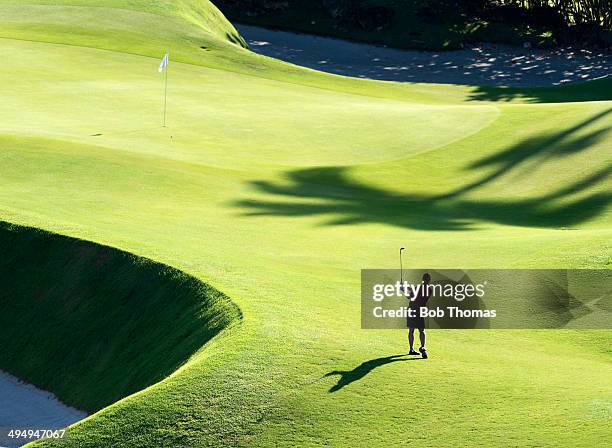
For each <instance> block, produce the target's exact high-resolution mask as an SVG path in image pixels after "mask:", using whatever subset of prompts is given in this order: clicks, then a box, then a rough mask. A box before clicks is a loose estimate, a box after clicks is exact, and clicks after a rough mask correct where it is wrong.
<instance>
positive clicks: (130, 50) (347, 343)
mask: <svg viewBox="0 0 612 448" xmlns="http://www.w3.org/2000/svg"><path fill="white" fill-rule="evenodd" d="M65 3H66V4H68V3H69V2H65ZM82 3H83V2H82ZM106 4H107V5H111V6H117V5H122V3H120V2H115V4H114V5H112V4H111V3H106ZM128 4H129V5H134V4H135V3H133V2H129V3H128V2H126V3H125V5H128ZM142 4H143V5H144V3H142ZM159 4H160V5H161V4H162V3H159ZM194 4H195V3H194ZM199 4H200V5H206V4H205V3H203V2H202V3H199ZM183 5H187V2H184V3H183ZM185 7H187V6H185ZM143 8H144V7H143ZM187 11H188V10H187ZM156 12H157V13H159V11H156ZM183 12H184V10H183ZM143 14H144V15H145V16H146V17H147V20H144V17H143ZM87 17H90V18H91V20H87V21H84V20H83V19H84V18H87ZM181 17H182V16H180V15H174V16H173V18H172V20H170V19H168V18H167V17H166V16H161V15H158V14H148V13H146V11H145V10H144V9H141V10H133V9H132V10H129V9H116V8H87V7H55V6H49V5H47V6H25V5H23V4H19V5H16V4H15V3H14V2H12V3H11V2H9V3H6V2H0V25H1V26H0V35H1V36H2V37H4V38H2V39H0V49H1V52H2V55H3V60H4V61H7V64H8V61H10V65H6V67H10V69H7V70H3V71H1V72H0V85H3V86H7V87H8V86H10V88H5V89H3V94H2V103H1V105H0V149H1V150H0V180H1V181H2V188H1V189H0V218H1V219H2V220H4V221H8V222H12V223H16V224H21V225H28V226H34V227H40V228H43V229H45V230H49V231H53V232H57V233H60V234H65V235H69V236H72V237H77V238H82V239H85V240H91V241H95V242H96V243H100V244H105V245H109V246H112V247H115V248H118V249H122V250H125V251H128V252H131V253H134V254H136V255H138V256H144V257H147V258H150V259H152V260H155V261H157V262H161V263H165V264H167V265H170V266H172V267H174V268H177V269H180V270H182V271H184V272H186V273H187V274H190V275H192V276H195V277H196V278H198V279H199V280H202V281H204V282H206V283H208V284H210V285H212V286H213V287H214V288H216V289H217V290H219V291H223V293H225V294H227V295H228V296H229V297H230V298H231V299H232V300H233V302H234V303H235V304H236V305H237V306H238V307H239V308H240V310H241V312H242V314H243V319H242V321H241V323H240V325H236V326H233V327H232V328H231V329H229V330H226V331H223V332H221V334H220V335H219V336H217V337H216V338H215V339H213V340H212V341H211V342H209V343H208V344H207V345H206V346H205V347H204V348H203V349H201V350H199V351H197V353H195V354H194V355H193V356H192V357H191V358H190V359H189V361H188V362H187V363H186V364H185V365H184V366H183V367H182V368H181V369H180V370H179V371H177V372H176V373H175V374H174V375H172V376H170V377H169V378H167V379H165V380H164V381H161V382H159V383H157V384H155V385H153V386H151V387H149V388H147V389H144V390H143V391H141V392H139V393H136V394H135V395H132V396H130V397H128V398H126V399H123V400H121V401H119V402H117V403H115V404H113V405H111V406H109V407H106V408H104V409H102V410H101V411H100V412H98V413H96V414H94V415H93V416H91V417H89V418H88V419H87V420H85V421H83V422H81V423H79V424H77V425H75V426H74V427H73V430H72V432H71V436H70V439H69V440H68V441H67V443H66V444H65V445H67V446H130V447H132V446H160V447H161V446H164V447H168V446H190V447H191V446H236V445H251V446H291V445H297V446H323V445H332V446H389V445H398V444H400V445H401V444H414V445H418V446H421V445H427V446H436V447H440V446H458V445H476V444H484V445H487V446H508V445H532V446H562V445H570V444H571V445H575V446H593V444H595V443H598V442H599V441H600V440H605V439H606V438H607V437H608V436H609V424H608V423H609V407H610V402H611V401H610V400H612V388H611V386H610V382H609V378H610V375H611V374H612V365H611V363H610V352H609V346H610V332H609V331H570V330H564V331H550V330H549V331H473V332H462V331H431V332H430V335H429V338H430V339H429V346H430V347H429V348H430V352H431V355H432V357H431V359H429V360H428V361H426V362H423V361H414V362H412V361H411V362H403V361H395V362H388V361H389V360H388V359H385V358H387V357H388V356H391V355H396V354H399V353H405V352H406V351H407V347H406V335H405V334H403V333H399V332H394V331H365V330H361V329H360V328H359V322H360V319H359V317H360V316H359V270H360V269H361V268H368V267H370V268H372V267H374V268H377V267H380V268H384V267H389V268H393V267H396V266H395V263H396V257H397V248H398V247H399V246H405V247H407V254H406V255H407V259H406V264H407V265H409V266H411V267H448V268H457V267H460V268H464V267H465V268H469V267H499V268H502V267H508V268H510V267H597V268H609V267H610V264H611V263H612V260H611V258H610V249H611V247H610V241H611V240H612V226H611V225H610V218H611V208H610V188H611V185H610V179H609V175H608V171H609V169H610V163H611V161H610V148H611V140H610V134H609V129H610V126H611V124H612V112H610V110H611V108H612V101H610V99H611V98H610V82H609V81H602V82H600V83H599V84H585V85H581V86H579V87H574V88H571V89H570V88H567V89H559V90H555V89H553V90H540V89H537V90H516V91H513V95H511V96H509V97H508V98H504V99H507V100H508V101H503V102H496V101H493V100H495V99H496V98H495V97H479V98H474V95H479V94H480V93H481V92H480V91H479V90H478V89H474V88H469V87H460V86H436V85H415V84H394V83H377V82H371V81H362V80H349V79H345V78H342V77H338V76H332V75H326V74H320V73H317V72H314V71H310V70H302V69H299V68H297V67H294V66H290V65H286V64H283V63H280V62H277V61H272V60H270V59H267V58H263V57H260V56H256V55H253V54H251V53H249V52H248V51H246V50H244V49H242V48H241V47H239V46H238V45H235V44H232V43H228V41H227V40H224V38H223V36H224V33H221V34H220V35H219V34H214V33H208V32H206V31H205V30H202V29H201V28H198V27H197V26H195V25H193V22H181V20H184V19H182V18H181ZM94 18H95V20H94ZM74 21H81V22H82V25H83V28H82V29H83V30H84V31H83V32H82V33H81V32H74V33H73V32H72V26H71V25H65V26H64V25H63V24H64V23H66V24H70V23H74ZM128 24H129V26H128ZM154 25H155V26H154ZM218 26H220V27H221V28H223V26H225V27H228V28H227V29H230V28H229V25H223V24H221V23H219V24H218ZM219 36H220V37H219ZM23 39H26V40H23ZM201 46H205V47H207V50H210V51H207V50H203V49H201V48H200V47H201ZM166 47H170V49H171V55H172V57H173V59H172V61H171V66H170V72H169V91H168V127H167V128H162V127H161V111H162V105H163V75H160V74H158V73H157V66H158V64H159V60H160V59H161V56H162V55H163V52H164V51H165V48H166ZM177 61H180V62H177ZM474 99H478V101H473V100H474ZM585 99H598V100H601V101H590V102H586V101H584V100H585ZM560 101H566V102H565V103H563V104H554V103H555V102H560ZM572 101H582V102H572ZM535 102H539V103H540V104H529V103H535ZM24 262H25V261H24ZM114 311H115V310H114V309H113V307H112V306H109V307H108V313H109V315H108V316H110V315H111V313H113V312H114ZM100 314H102V313H100ZM108 316H106V317H107V318H108ZM101 317H104V316H101ZM31 331H32V332H33V333H36V332H37V331H38V330H37V327H36V326H32V327H31ZM153 337H154V336H153V335H152V338H153ZM126 344H129V341H126ZM40 361H41V364H40V368H43V366H45V368H47V369H49V368H50V366H49V364H48V362H51V361H50V360H49V359H46V358H45V359H41V360H40ZM368 361H370V362H369V363H368ZM53 362H54V363H56V364H55V366H56V368H57V369H62V368H64V366H62V362H63V359H62V358H61V357H58V358H55V359H54V360H53ZM364 362H365V363H366V364H365V365H362V364H363V363H364ZM126 366H127V365H126ZM359 366H361V367H359ZM0 367H7V366H4V365H0ZM120 367H124V366H120ZM364 372H365V373H364ZM126 375H129V373H127V372H126ZM341 378H344V379H343V380H342V381H341V383H340V384H341V385H342V386H343V387H340V388H339V386H337V387H336V388H335V389H334V386H336V385H337V384H338V381H339V380H340V379H341ZM26 379H31V380H35V379H36V378H26ZM150 379H152V378H150ZM73 380H74V379H73ZM74 381H77V382H78V379H77V380H74ZM55 384H57V383H55ZM84 385H86V382H83V384H80V385H79V387H80V386H84ZM69 387H70V385H61V386H60V385H59V384H57V386H54V387H53V388H54V389H56V391H57V392H58V393H59V395H60V397H61V398H66V399H69V400H73V401H76V400H78V396H71V395H70V392H68V390H69ZM331 389H334V391H333V392H330V390H331ZM63 390H65V391H66V392H65V393H64V392H61V391H63ZM100 393H101V394H104V392H103V391H102V392H100ZM111 398H112V397H111ZM108 399H109V397H107V396H104V397H101V398H100V399H99V401H98V403H105V402H107V400H108ZM82 403H83V406H86V402H85V401H83V402H82ZM47 445H49V446H53V443H51V442H48V443H47Z"/></svg>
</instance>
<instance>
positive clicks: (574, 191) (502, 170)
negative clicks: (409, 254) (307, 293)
mask: <svg viewBox="0 0 612 448" xmlns="http://www.w3.org/2000/svg"><path fill="white" fill-rule="evenodd" d="M610 113H612V108H609V109H606V110H604V111H602V112H599V113H597V114H595V115H593V116H591V117H588V118H586V119H584V120H583V121H581V122H579V123H577V124H575V125H573V126H571V127H569V128H567V129H563V130H561V131H554V132H547V133H543V134H540V135H537V136H533V137H529V138H527V139H524V140H522V141H520V142H518V143H516V144H513V145H511V146H510V147H508V148H505V149H502V150H501V151H499V152H497V153H495V154H493V155H487V156H485V157H482V158H480V159H478V160H475V161H469V162H467V164H466V166H464V167H463V171H465V172H466V174H469V173H476V174H477V175H478V176H479V177H478V178H476V180H467V181H466V182H465V183H464V184H463V185H458V186H456V187H454V188H451V189H449V190H448V191H447V192H443V193H420V192H419V193H414V192H413V193H411V192H396V191H391V190H386V189H383V188H378V187H373V186H369V185H366V184H364V183H362V182H359V181H356V180H353V179H351V178H350V168H349V167H340V166H333V167H323V168H306V169H299V170H293V171H290V172H288V173H287V175H286V177H287V182H283V183H273V182H269V181H251V185H252V186H253V187H255V189H256V190H258V191H259V192H261V193H264V194H267V195H275V196H278V197H282V198H291V201H278V200H268V201H262V200H256V199H245V200H241V201H238V202H235V203H234V205H235V206H238V207H243V208H247V209H250V211H248V212H247V213H246V215H247V216H288V217H298V216H328V217H330V218H329V220H328V221H326V222H325V223H324V224H325V225H348V224H364V223H380V224H387V225H392V226H396V227H404V228H411V229H417V230H442V231H450V230H453V231H456V230H471V229H472V228H473V226H474V224H475V223H476V222H493V223H497V224H503V225H511V226H522V227H541V228H567V227H570V226H575V225H578V224H580V223H582V222H585V221H588V220H590V219H592V218H594V217H596V216H598V215H599V214H601V213H602V212H603V211H604V210H605V209H606V208H607V206H608V205H609V204H610V202H611V201H612V191H609V189H599V190H595V191H592V192H590V191H588V190H589V189H590V188H593V187H598V186H600V185H601V184H602V183H603V182H605V181H606V180H607V179H608V178H609V177H610V174H611V173H612V164H607V165H604V166H602V167H599V168H598V169H595V170H593V171H592V172H591V173H590V174H587V175H585V176H583V177H582V178H579V179H577V180H573V181H571V182H568V183H566V184H563V185H561V186H560V187H557V188H556V189H553V190H552V191H548V192H544V193H541V194H538V195H535V196H531V197H524V196H514V195H512V196H511V195H510V194H511V191H510V194H507V195H506V193H505V191H504V192H503V194H504V196H506V197H501V198H495V199H493V198H474V197H470V196H469V195H470V194H471V193H474V192H475V191H478V190H480V189H482V188H484V187H486V186H489V185H490V184H492V183H493V182H494V181H496V180H499V179H500V178H502V177H505V176H509V175H512V174H514V173H515V172H516V171H517V169H519V168H520V169H523V170H526V169H529V170H530V169H531V168H532V167H534V166H538V165H541V164H544V163H546V162H548V161H553V160H555V159H562V158H564V157H568V156H571V155H575V154H577V153H580V152H584V151H586V150H588V149H589V148H591V147H592V146H593V145H595V144H596V143H598V142H600V141H601V140H603V139H604V138H605V137H606V136H607V135H608V134H609V133H610V130H611V129H612V126H609V125H603V126H599V127H598V128H596V129H593V130H590V131H589V132H585V128H586V127H587V126H590V125H592V124H593V123H596V122H600V121H601V120H603V119H604V118H607V117H608V116H609V115H610ZM579 131H580V134H577V132H579ZM454 176H457V174H456V173H455V174H454ZM451 180H452V179H451ZM315 201H316V202H315Z"/></svg>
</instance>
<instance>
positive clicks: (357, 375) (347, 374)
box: [323, 355, 422, 393]
mask: <svg viewBox="0 0 612 448" xmlns="http://www.w3.org/2000/svg"><path fill="white" fill-rule="evenodd" d="M404 356H407V355H391V356H383V357H381V358H374V359H370V360H368V361H364V362H362V363H361V364H359V365H358V366H357V367H355V368H354V369H353V370H332V371H331V372H328V373H326V374H325V375H323V378H327V377H330V376H336V375H340V378H339V379H338V382H337V383H336V384H335V385H333V386H332V387H331V389H329V392H330V393H333V392H337V391H339V390H340V389H342V388H343V387H346V386H348V385H349V384H351V383H353V382H355V381H359V380H360V379H362V378H363V377H365V376H366V375H367V374H369V373H370V372H372V371H373V370H374V369H376V368H378V367H381V366H384V365H386V364H391V363H393V362H403V361H418V360H420V359H422V358H404Z"/></svg>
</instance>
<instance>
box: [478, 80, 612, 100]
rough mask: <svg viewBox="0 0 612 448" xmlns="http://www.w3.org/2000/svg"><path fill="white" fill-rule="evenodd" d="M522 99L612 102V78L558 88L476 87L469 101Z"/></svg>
mask: <svg viewBox="0 0 612 448" xmlns="http://www.w3.org/2000/svg"><path fill="white" fill-rule="evenodd" d="M517 99H520V100H522V101H524V102H526V103H567V102H583V101H609V100H612V78H606V79H598V80H594V81H589V82H585V83H579V84H569V85H564V86H556V87H503V86H477V87H474V89H473V90H472V92H471V93H470V96H469V98H468V100H469V101H496V102H510V101H514V100H517Z"/></svg>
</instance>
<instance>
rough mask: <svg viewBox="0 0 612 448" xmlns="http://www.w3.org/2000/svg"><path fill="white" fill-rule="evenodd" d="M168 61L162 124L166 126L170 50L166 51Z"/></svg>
mask: <svg viewBox="0 0 612 448" xmlns="http://www.w3.org/2000/svg"><path fill="white" fill-rule="evenodd" d="M166 54H167V55H168V62H166V87H165V89H164V125H163V127H166V105H167V104H168V70H169V69H170V52H169V51H166Z"/></svg>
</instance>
